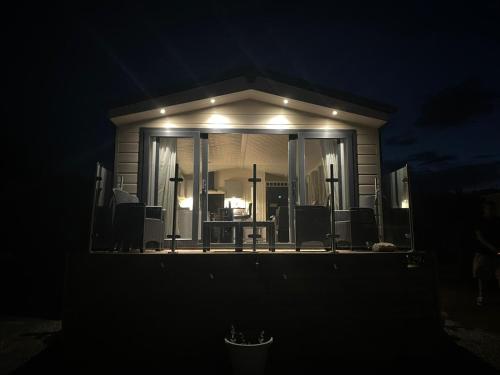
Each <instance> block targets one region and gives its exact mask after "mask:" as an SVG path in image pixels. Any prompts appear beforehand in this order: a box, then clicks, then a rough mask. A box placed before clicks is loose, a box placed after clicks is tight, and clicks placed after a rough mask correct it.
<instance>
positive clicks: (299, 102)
mask: <svg viewBox="0 0 500 375" xmlns="http://www.w3.org/2000/svg"><path fill="white" fill-rule="evenodd" d="M211 99H215V102H214V103H212V101H211ZM284 99H287V100H288V103H287V104H286V107H287V108H289V109H294V110H297V111H302V112H306V113H311V114H314V115H318V116H322V117H326V118H332V117H335V119H336V120H339V121H345V122H349V123H356V124H360V125H364V126H370V127H377V128H378V127H381V126H382V125H384V124H385V123H386V122H387V120H388V119H389V115H390V113H391V112H393V111H394V110H393V109H389V110H386V109H381V108H380V106H378V107H377V106H376V105H369V104H368V105H367V104H365V103H362V104H360V103H359V102H357V101H356V100H353V101H350V100H346V99H345V98H338V97H334V96H330V95H325V94H323V93H320V92H316V91H311V90H306V89H303V88H300V87H296V86H291V85H288V84H285V83H282V82H277V81H273V80H270V79H267V78H262V77H255V78H253V79H249V78H248V77H237V78H233V79H229V80H225V81H221V82H217V83H213V84H209V85H206V86H200V87H196V88H193V89H190V90H185V91H181V92H177V93H174V94H170V95H166V96H162V97H158V98H156V99H151V100H146V101H142V102H139V103H136V104H133V105H128V106H125V107H120V108H116V109H113V110H111V111H110V113H109V116H110V119H111V121H112V122H113V123H114V124H115V125H117V126H121V125H127V124H132V123H138V122H145V121H148V120H154V119H156V118H160V117H164V116H165V115H166V116H172V115H175V114H180V113H184V112H191V111H196V110H200V109H204V108H209V107H213V106H218V105H223V104H229V103H232V102H237V101H241V100H257V101H262V102H266V103H269V104H273V105H277V106H284V105H285V104H284V102H283V101H284ZM161 109H164V110H165V114H161V113H160V110H161ZM333 110H335V111H337V114H336V115H335V116H333V114H332V112H333Z"/></svg>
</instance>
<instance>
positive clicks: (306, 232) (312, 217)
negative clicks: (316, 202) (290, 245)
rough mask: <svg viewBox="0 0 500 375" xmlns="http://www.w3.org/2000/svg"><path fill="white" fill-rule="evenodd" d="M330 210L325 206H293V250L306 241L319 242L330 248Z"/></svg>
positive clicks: (298, 249) (327, 248) (299, 247)
mask: <svg viewBox="0 0 500 375" xmlns="http://www.w3.org/2000/svg"><path fill="white" fill-rule="evenodd" d="M329 234H330V211H329V210H328V208H327V207H325V206H296V207H295V241H296V243H295V250H297V251H300V249H301V247H302V245H304V243H306V242H321V244H322V247H324V248H325V249H326V250H330V239H329V238H328V235H329Z"/></svg>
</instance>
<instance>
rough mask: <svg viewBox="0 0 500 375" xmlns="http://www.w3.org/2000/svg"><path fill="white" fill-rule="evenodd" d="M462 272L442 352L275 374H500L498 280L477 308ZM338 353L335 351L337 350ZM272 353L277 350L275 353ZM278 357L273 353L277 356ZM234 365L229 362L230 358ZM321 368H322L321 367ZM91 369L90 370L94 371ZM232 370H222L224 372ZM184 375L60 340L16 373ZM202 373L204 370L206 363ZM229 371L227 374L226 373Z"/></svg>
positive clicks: (443, 277)
mask: <svg viewBox="0 0 500 375" xmlns="http://www.w3.org/2000/svg"><path fill="white" fill-rule="evenodd" d="M458 276H459V273H458V272H457V267H456V266H447V267H442V271H441V274H440V297H441V304H442V307H441V311H442V316H443V323H444V329H443V335H442V338H441V343H440V345H439V346H438V347H439V350H438V351H437V352H436V353H435V354H434V355H433V356H432V357H426V358H422V357H413V358H412V357H411V356H408V357H407V358H397V359H390V360H388V359H384V358H381V359H380V361H379V362H378V363H373V362H370V363H368V362H365V361H363V359H362V358H360V360H359V361H356V362H355V363H353V362H345V363H340V362H339V361H338V360H336V361H335V362H331V361H329V360H328V359H326V360H325V361H322V362H321V363H323V364H322V365H318V363H320V362H319V361H316V360H315V361H316V364H317V365H316V366H313V365H312V363H311V362H308V363H303V364H302V366H300V367H301V368H297V367H295V368H293V369H291V368H286V364H277V363H273V366H272V367H271V368H269V369H268V372H267V373H269V374H278V373H286V374H290V373H310V372H318V371H320V370H321V372H325V373H328V372H335V373H338V371H342V372H344V371H346V372H352V371H355V372H358V371H363V372H364V371H366V372H369V373H402V372H404V373H421V372H428V371H433V372H434V371H439V372H444V371H446V372H462V371H464V370H469V371H473V372H474V373H475V374H496V373H500V290H499V289H498V287H497V286H496V285H495V284H494V283H493V282H492V283H491V285H490V286H489V292H490V293H489V295H490V298H489V300H488V302H489V303H488V304H486V305H485V306H483V307H481V308H480V307H477V306H476V305H475V304H474V298H475V295H474V292H475V290H474V283H473V281H472V280H470V279H468V280H463V279H461V278H460V277H458ZM332 350H334V349H332ZM271 353H272V352H271ZM271 355H272V354H271ZM223 360H224V361H226V362H227V361H228V358H224V359H223ZM320 366H321V368H319V367H320ZM89 368H90V369H89ZM225 368H226V369H227V366H222V369H225ZM110 371H111V372H114V371H120V372H125V373H128V372H132V371H133V372H137V371H139V372H140V373H149V372H151V373H152V372H155V373H156V372H158V371H162V372H166V373H169V372H172V373H178V372H182V371H183V369H182V368H177V369H176V368H173V366H172V365H171V364H169V362H168V360H166V361H165V367H164V368H163V369H150V368H147V366H145V367H143V368H140V369H139V368H136V369H133V368H130V367H127V368H125V369H120V368H119V366H118V365H117V366H116V367H114V368H113V369H109V368H107V369H104V368H100V367H99V365H98V364H92V362H91V359H90V358H89V362H88V363H85V364H74V363H65V361H64V360H63V343H62V341H61V339H60V337H59V338H58V339H56V340H53V342H52V345H50V346H49V347H48V348H47V349H46V350H44V351H43V352H42V353H41V354H39V355H38V356H36V357H34V358H33V359H31V360H30V361H29V362H27V363H26V364H25V365H24V366H22V367H21V368H19V369H18V370H17V371H15V372H14V374H17V375H23V374H39V373H52V374H53V373H100V372H107V373H109V372H110ZM199 372H200V373H202V372H203V365H202V364H200V366H199ZM225 372H226V371H224V370H221V372H220V373H221V374H224V373H225Z"/></svg>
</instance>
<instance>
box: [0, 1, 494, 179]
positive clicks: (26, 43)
mask: <svg viewBox="0 0 500 375" xmlns="http://www.w3.org/2000/svg"><path fill="white" fill-rule="evenodd" d="M176 3H177V5H174V4H171V3H168V2H164V3H163V5H161V6H158V5H150V6H148V5H142V4H139V2H136V4H135V6H132V7H128V6H125V5H123V4H114V5H113V6H103V5H101V6H98V7H90V6H89V7H88V8H87V9H84V8H70V7H66V8H60V7H58V8H57V9H56V8H54V9H50V8H36V7H28V6H23V7H22V8H18V9H15V10H12V12H11V13H10V14H9V18H10V21H11V22H9V23H7V24H4V25H3V26H2V27H3V28H5V29H4V30H3V31H4V32H3V34H4V36H6V37H7V38H6V40H5V42H4V44H3V46H4V49H5V50H8V51H9V53H8V54H7V55H6V56H7V57H6V59H5V60H6V61H4V62H7V63H8V67H7V68H5V69H4V74H5V78H6V81H7V82H8V84H10V85H9V86H8V87H9V94H10V97H11V98H12V99H13V100H12V101H10V102H7V104H6V105H7V108H6V109H7V112H9V113H13V114H15V116H14V117H13V120H12V121H14V123H15V124H16V126H10V125H5V126H8V127H9V129H10V130H11V131H13V135H14V137H13V138H14V139H16V140H15V141H13V144H14V145H15V147H16V148H17V149H23V150H25V149H26V148H27V149H28V151H27V152H23V155H22V156H21V158H31V159H32V158H33V157H38V156H39V155H42V156H43V157H42V158H40V159H39V161H38V163H35V164H33V163H28V164H29V165H30V166H31V167H32V168H33V169H34V170H36V171H38V172H40V171H41V170H44V171H46V172H48V173H55V174H58V175H65V174H83V175H87V174H88V173H91V172H92V169H93V166H94V163H95V161H97V160H105V161H110V160H112V157H113V142H114V139H113V135H114V130H113V126H112V125H111V123H110V122H109V120H107V117H106V113H107V111H108V110H109V109H110V108H113V107H115V106H119V105H125V104H129V103H132V102H134V101H139V100H143V99H147V98H149V97H154V96H157V95H161V94H163V93H165V92H169V91H171V90H172V88H174V87H184V86H194V85H197V84H199V83H201V82H205V81H210V80H213V79H217V77H219V76H221V75H224V74H225V73H226V72H228V71H233V70H238V69H240V68H242V67H248V66H252V67H256V68H257V69H267V70H272V71H276V72H279V73H282V74H284V75H288V76H291V77H296V78H300V79H305V80H308V81H310V82H312V83H313V84H318V85H321V86H324V87H331V88H334V89H339V90H344V91H348V92H351V93H353V94H357V95H360V96H366V97H368V98H372V99H375V100H377V101H381V102H386V103H388V104H391V105H394V106H396V107H397V108H398V112H397V113H396V114H394V116H393V117H392V120H391V121H390V124H389V125H387V126H386V128H385V129H384V131H383V159H384V162H385V164H386V167H392V166H398V165H400V164H401V163H403V162H405V161H409V162H410V163H411V165H412V166H414V167H415V169H416V170H417V171H418V172H419V173H423V174H425V173H427V172H429V171H438V172H439V173H438V175H441V176H448V177H447V181H454V182H453V183H454V184H455V185H461V184H462V181H465V180H467V181H466V182H464V183H463V186H464V187H488V186H497V187H498V186H500V185H499V179H498V176H499V172H500V147H499V145H500V68H499V67H500V28H499V24H500V6H499V4H500V3H499V2H498V1H475V2H473V3H468V4H467V5H461V4H459V2H435V1H432V2H429V1H415V2H412V1H400V2H393V3H384V2H366V3H364V2H359V3H356V2H349V4H346V2H342V3H336V2H328V3H327V4H328V6H326V5H323V4H314V3H312V2H303V3H301V5H300V6H299V5H295V4H294V3H292V2H287V3H273V4H274V5H272V4H271V5H270V4H267V3H268V2H265V1H262V2H258V1H256V2H245V5H235V4H232V5H224V4H222V3H217V2H210V1H206V2H204V3H202V6H200V5H196V4H190V3H188V2H176ZM4 105H5V103H4ZM19 129H23V132H26V131H28V129H29V131H30V132H29V133H28V134H29V135H31V136H24V134H23V133H21V134H22V136H21V135H20V133H19Z"/></svg>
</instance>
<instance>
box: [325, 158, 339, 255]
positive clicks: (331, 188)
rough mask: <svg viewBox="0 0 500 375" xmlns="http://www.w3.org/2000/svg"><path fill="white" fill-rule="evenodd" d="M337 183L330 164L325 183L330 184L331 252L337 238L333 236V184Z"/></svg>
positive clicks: (333, 249)
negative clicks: (328, 176)
mask: <svg viewBox="0 0 500 375" xmlns="http://www.w3.org/2000/svg"><path fill="white" fill-rule="evenodd" d="M337 181H338V179H337V178H335V176H334V174H333V164H330V178H327V179H326V182H329V183H330V197H331V198H330V241H331V242H330V249H331V251H333V252H335V251H336V250H337V249H336V243H335V238H336V237H337V235H336V234H335V182H337Z"/></svg>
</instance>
